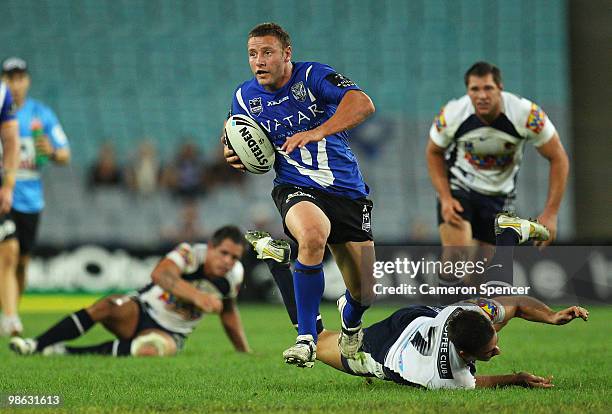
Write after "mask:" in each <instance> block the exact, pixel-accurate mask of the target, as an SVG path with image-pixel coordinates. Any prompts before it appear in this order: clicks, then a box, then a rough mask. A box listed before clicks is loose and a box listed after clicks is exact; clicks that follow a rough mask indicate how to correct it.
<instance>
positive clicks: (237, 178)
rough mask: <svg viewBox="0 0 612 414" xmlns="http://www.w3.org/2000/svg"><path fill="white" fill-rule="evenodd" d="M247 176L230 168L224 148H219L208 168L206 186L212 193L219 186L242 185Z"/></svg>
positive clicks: (205, 176)
mask: <svg viewBox="0 0 612 414" xmlns="http://www.w3.org/2000/svg"><path fill="white" fill-rule="evenodd" d="M246 176H247V175H246V174H244V173H241V172H240V171H237V170H236V169H234V168H232V167H230V166H229V164H228V163H227V161H225V157H224V156H223V147H221V146H219V149H218V151H217V152H216V154H215V158H214V160H213V161H212V163H211V164H209V165H207V166H206V171H205V173H204V185H205V187H206V190H207V191H211V190H212V189H213V188H215V187H216V186H217V185H220V186H225V185H228V184H229V185H232V184H233V185H242V184H243V183H244V181H245V178H246Z"/></svg>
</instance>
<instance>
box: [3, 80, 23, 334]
mask: <svg viewBox="0 0 612 414" xmlns="http://www.w3.org/2000/svg"><path fill="white" fill-rule="evenodd" d="M0 139H1V140H2V164H1V166H2V169H1V173H0V304H1V305H2V317H1V319H0V335H10V334H17V333H19V330H20V329H19V328H20V325H15V324H14V323H13V322H14V321H15V320H17V321H18V320H19V317H18V316H17V291H18V287H17V279H16V276H15V268H16V266H17V254H18V249H19V246H18V244H17V239H16V238H15V237H16V234H15V222H14V221H13V219H12V217H11V215H10V211H11V206H12V204H13V188H14V187H15V171H16V170H17V165H18V164H19V125H18V123H17V120H16V119H15V105H14V103H13V98H12V97H11V93H10V91H9V89H8V87H7V86H6V84H4V83H0Z"/></svg>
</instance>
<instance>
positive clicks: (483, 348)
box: [255, 214, 589, 388]
mask: <svg viewBox="0 0 612 414" xmlns="http://www.w3.org/2000/svg"><path fill="white" fill-rule="evenodd" d="M495 223H496V226H495V233H496V237H497V244H498V246H500V245H502V246H508V247H510V248H511V247H512V246H514V245H517V244H520V243H524V242H525V241H527V240H529V239H534V240H544V239H546V238H547V236H548V231H547V229H546V228H545V227H544V226H542V225H540V224H538V223H537V222H533V221H529V220H524V219H521V218H518V217H514V216H512V215H509V214H500V215H498V216H497V218H496V222H495ZM276 242H277V246H278V241H276ZM255 247H256V250H257V251H258V253H259V254H260V257H262V258H267V257H268V255H266V251H265V250H264V249H263V247H264V246H261V245H258V244H256V246H255ZM499 250H503V249H499ZM506 253H507V251H506ZM508 259H510V260H508ZM512 271H513V269H512V260H511V257H510V258H509V257H508V255H507V254H504V255H501V257H500V255H496V256H495V257H494V259H493V263H492V265H491V267H490V269H489V273H491V274H490V277H489V281H490V282H494V281H495V280H499V281H502V282H504V280H506V279H507V276H505V275H503V274H501V273H510V274H512ZM284 286H286V285H281V286H280V287H281V289H283V287H284ZM290 298H291V295H288V294H283V299H284V300H285V302H286V304H287V305H288V306H287V310H288V312H289V315H290V318H291V320H292V321H295V320H296V317H295V315H294V314H293V313H294V311H293V309H294V305H292V304H291V303H290ZM342 302H343V301H342V298H341V299H340V300H339V301H338V306H339V309H341V308H342V305H343V303H342ZM588 315H589V313H588V311H587V310H586V309H584V308H581V307H579V306H572V307H569V308H567V309H563V310H561V311H559V312H554V311H553V310H551V309H550V308H549V307H548V306H546V305H545V304H544V303H542V302H540V301H539V300H537V299H535V298H532V297H528V296H504V297H497V298H495V299H490V298H474V299H467V300H465V301H463V302H460V303H457V304H455V305H451V306H447V307H434V306H420V305H413V306H407V307H405V308H402V309H400V310H398V311H396V312H395V313H393V314H392V315H391V316H390V317H388V318H386V319H384V320H382V321H380V322H378V323H376V324H374V325H372V326H370V327H368V328H366V329H365V330H364V338H363V344H362V346H361V348H360V349H359V352H358V353H357V356H356V357H355V358H353V359H347V358H345V357H344V356H342V355H341V353H340V351H339V348H338V337H339V333H338V332H332V331H327V330H324V329H323V323H322V321H320V323H319V324H318V329H319V342H318V345H317V354H316V357H317V359H318V360H320V361H322V362H323V363H325V364H327V365H330V366H332V367H334V368H336V369H338V370H341V371H344V372H347V373H349V374H351V375H358V376H366V377H378V378H381V379H384V380H388V381H393V382H397V383H400V384H403V385H411V386H417V387H425V388H474V387H496V386H505V385H519V386H524V387H537V388H550V387H552V386H553V384H552V377H539V376H536V375H533V374H530V373H527V372H519V373H513V374H508V375H493V376H483V375H475V373H476V364H475V363H476V361H489V360H490V359H491V358H493V357H494V356H496V355H499V354H500V352H501V351H500V349H499V346H498V344H497V341H498V336H497V332H498V331H500V330H501V329H502V328H503V327H504V326H505V325H506V324H507V323H508V321H509V320H510V319H512V318H515V317H518V318H522V319H526V320H529V321H532V322H541V323H549V324H553V325H564V324H566V323H568V322H570V321H572V320H573V319H575V318H582V319H584V320H585V321H586V320H587V319H588Z"/></svg>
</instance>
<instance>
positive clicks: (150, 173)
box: [126, 139, 161, 196]
mask: <svg viewBox="0 0 612 414" xmlns="http://www.w3.org/2000/svg"><path fill="white" fill-rule="evenodd" d="M160 175H161V163H160V161H159V159H158V158H157V150H156V149H155V145H154V144H153V142H151V141H150V140H147V139H145V140H143V141H141V143H140V145H139V147H138V153H137V154H136V158H135V159H134V160H133V161H132V163H131V164H130V165H129V166H128V167H127V168H126V180H127V184H128V187H129V188H130V189H131V190H132V191H134V192H135V193H137V194H140V195H143V196H147V195H150V194H152V193H154V192H155V191H157V189H158V188H159V179H160Z"/></svg>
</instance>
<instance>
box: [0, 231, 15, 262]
mask: <svg viewBox="0 0 612 414" xmlns="http://www.w3.org/2000/svg"><path fill="white" fill-rule="evenodd" d="M18 256H19V242H18V241H17V239H16V238H15V237H12V238H9V239H6V240H2V241H0V266H2V267H3V268H11V267H15V266H16V265H17V257H18Z"/></svg>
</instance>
